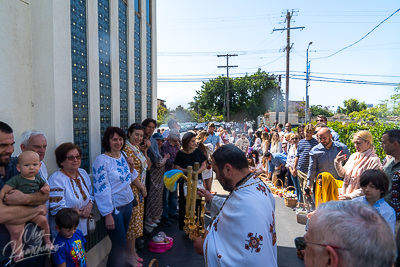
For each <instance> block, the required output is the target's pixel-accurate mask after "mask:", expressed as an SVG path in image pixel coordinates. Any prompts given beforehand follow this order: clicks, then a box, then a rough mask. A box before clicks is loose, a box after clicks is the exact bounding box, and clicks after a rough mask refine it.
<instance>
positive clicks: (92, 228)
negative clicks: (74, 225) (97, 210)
mask: <svg viewBox="0 0 400 267" xmlns="http://www.w3.org/2000/svg"><path fill="white" fill-rule="evenodd" d="M95 230H96V222H95V221H94V215H93V213H90V215H89V217H88V218H87V234H88V235H90V234H93V233H94V231H95Z"/></svg>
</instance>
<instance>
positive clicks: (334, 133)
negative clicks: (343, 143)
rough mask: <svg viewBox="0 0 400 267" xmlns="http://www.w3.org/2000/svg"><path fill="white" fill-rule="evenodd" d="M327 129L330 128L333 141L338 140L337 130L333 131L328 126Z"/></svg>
mask: <svg viewBox="0 0 400 267" xmlns="http://www.w3.org/2000/svg"><path fill="white" fill-rule="evenodd" d="M329 130H331V135H332V139H333V141H339V134H338V133H337V132H335V131H334V130H333V129H331V128H329Z"/></svg>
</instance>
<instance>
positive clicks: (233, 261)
mask: <svg viewBox="0 0 400 267" xmlns="http://www.w3.org/2000/svg"><path fill="white" fill-rule="evenodd" d="M220 203H221V202H220V199H215V201H214V199H213V201H212V202H211V210H212V211H213V209H215V207H213V206H214V205H219V204H220ZM274 213H275V199H274V197H273V195H272V193H271V192H270V190H269V188H268V187H267V186H266V185H265V184H264V183H263V182H262V181H261V180H260V179H259V178H258V177H257V176H255V175H254V174H251V175H250V176H249V177H247V178H246V179H245V180H244V181H243V182H242V183H241V184H240V185H239V186H237V187H236V188H235V189H234V190H233V191H232V192H231V193H230V194H229V196H228V198H227V200H226V201H225V203H224V204H223V206H222V208H221V211H220V213H219V214H218V215H217V216H216V218H215V219H214V220H213V222H212V224H211V225H210V226H209V227H208V231H209V233H208V235H207V237H206V239H205V241H204V245H203V251H204V258H205V265H206V266H212V267H214V266H227V267H228V266H229V267H231V266H266V267H270V266H277V245H276V231H275V215H274Z"/></svg>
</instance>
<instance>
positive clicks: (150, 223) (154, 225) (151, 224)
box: [145, 220, 157, 227]
mask: <svg viewBox="0 0 400 267" xmlns="http://www.w3.org/2000/svg"><path fill="white" fill-rule="evenodd" d="M145 224H146V225H148V226H151V227H157V224H155V223H154V222H153V221H151V220H150V221H149V220H146V222H145Z"/></svg>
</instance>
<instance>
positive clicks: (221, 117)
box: [215, 115, 224, 121]
mask: <svg viewBox="0 0 400 267" xmlns="http://www.w3.org/2000/svg"><path fill="white" fill-rule="evenodd" d="M215 120H216V121H223V120H224V116H223V115H220V116H215Z"/></svg>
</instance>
